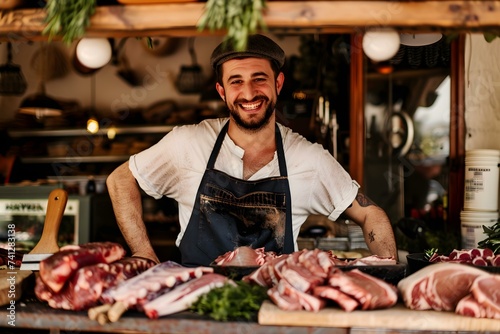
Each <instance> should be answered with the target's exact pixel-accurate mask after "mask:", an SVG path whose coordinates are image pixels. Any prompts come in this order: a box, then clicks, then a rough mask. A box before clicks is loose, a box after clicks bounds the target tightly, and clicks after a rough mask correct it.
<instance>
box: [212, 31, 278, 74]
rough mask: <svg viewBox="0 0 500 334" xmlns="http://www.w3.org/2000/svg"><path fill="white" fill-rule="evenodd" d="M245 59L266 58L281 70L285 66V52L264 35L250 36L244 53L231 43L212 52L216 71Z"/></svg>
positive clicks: (224, 44)
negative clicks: (232, 60) (221, 65)
mask: <svg viewBox="0 0 500 334" xmlns="http://www.w3.org/2000/svg"><path fill="white" fill-rule="evenodd" d="M245 57H257V58H266V59H269V60H271V61H274V62H276V64H277V65H278V67H279V68H281V67H283V65H284V64H285V52H284V51H283V49H281V48H280V46H279V45H278V44H276V43H275V42H274V41H273V40H272V39H270V38H269V37H266V36H263V35H250V36H248V42H247V47H246V50H244V51H238V50H235V48H234V45H233V43H231V42H230V41H228V42H222V43H220V44H219V45H218V46H217V47H216V48H215V50H214V51H213V52H212V56H211V57H210V66H212V68H213V69H216V68H217V66H219V65H220V64H222V63H224V62H226V61H228V60H231V59H234V58H245Z"/></svg>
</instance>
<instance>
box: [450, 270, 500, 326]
mask: <svg viewBox="0 0 500 334" xmlns="http://www.w3.org/2000/svg"><path fill="white" fill-rule="evenodd" d="M470 291H471V293H470V294H469V295H467V296H466V297H464V298H462V300H460V302H458V305H457V308H456V309H455V313H458V314H461V315H466V316H469V317H475V318H490V319H500V276H499V275H489V276H480V277H478V278H476V280H475V281H474V283H472V286H471V288H470Z"/></svg>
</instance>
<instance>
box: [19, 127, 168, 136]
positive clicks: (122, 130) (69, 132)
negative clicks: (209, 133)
mask: <svg viewBox="0 0 500 334" xmlns="http://www.w3.org/2000/svg"><path fill="white" fill-rule="evenodd" d="M175 126H176V125H143V126H127V127H113V128H106V129H100V130H99V131H98V132H97V133H95V134H91V133H89V132H88V131H87V130H85V129H51V130H43V129H41V130H11V131H9V136H11V137H12V138H23V137H77V136H102V135H106V134H107V133H108V131H109V130H110V129H113V130H114V131H115V133H116V135H126V134H147V133H165V134H166V133H167V132H170V131H172V129H173V128H174V127H175Z"/></svg>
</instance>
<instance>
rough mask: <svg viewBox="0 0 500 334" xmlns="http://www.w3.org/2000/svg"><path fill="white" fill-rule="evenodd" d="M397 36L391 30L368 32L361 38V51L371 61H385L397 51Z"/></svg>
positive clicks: (395, 32) (398, 42)
mask: <svg viewBox="0 0 500 334" xmlns="http://www.w3.org/2000/svg"><path fill="white" fill-rule="evenodd" d="M399 44H400V39H399V34H398V33H397V31H396V30H394V29H392V28H376V29H371V30H368V31H367V32H366V33H365V34H364V36H363V51H364V52H365V54H366V56H367V57H368V58H370V59H371V60H373V61H377V62H378V61H386V60H389V59H391V58H392V57H394V56H395V55H396V53H397V52H398V50H399Z"/></svg>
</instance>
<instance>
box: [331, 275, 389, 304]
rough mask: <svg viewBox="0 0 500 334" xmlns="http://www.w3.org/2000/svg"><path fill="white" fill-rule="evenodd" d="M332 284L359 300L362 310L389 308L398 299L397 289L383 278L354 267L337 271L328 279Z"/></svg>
mask: <svg viewBox="0 0 500 334" xmlns="http://www.w3.org/2000/svg"><path fill="white" fill-rule="evenodd" d="M328 283H329V285H330V286H332V287H334V288H337V289H339V290H340V291H341V292H343V293H345V294H346V295H348V296H350V297H352V298H354V299H355V300H357V301H358V302H359V303H360V305H361V309H362V310H375V309H382V308H389V307H391V306H394V305H395V304H396V302H397V301H398V294H397V289H396V287H395V286H392V285H389V284H387V283H386V282H384V281H383V280H381V279H379V278H376V277H373V276H370V275H368V274H365V273H363V272H361V271H360V270H359V269H353V270H351V271H348V272H342V271H340V270H338V271H335V272H334V273H332V275H330V277H329V279H328Z"/></svg>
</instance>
